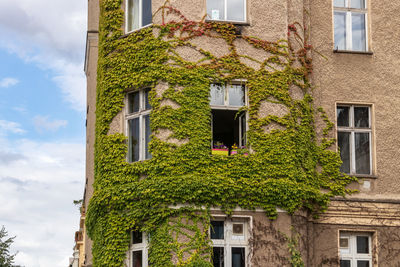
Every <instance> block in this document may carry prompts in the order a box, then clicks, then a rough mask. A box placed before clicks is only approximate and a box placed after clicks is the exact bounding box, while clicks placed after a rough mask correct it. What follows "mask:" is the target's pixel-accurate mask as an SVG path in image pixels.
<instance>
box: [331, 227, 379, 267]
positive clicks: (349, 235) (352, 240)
mask: <svg viewBox="0 0 400 267" xmlns="http://www.w3.org/2000/svg"><path fill="white" fill-rule="evenodd" d="M357 236H363V237H368V252H369V253H368V254H364V253H357ZM340 239H348V245H349V246H348V249H346V248H343V247H341V246H340ZM339 255H340V260H349V261H350V263H351V264H350V265H351V267H353V266H357V261H358V260H363V261H369V266H370V267H372V266H373V265H372V264H373V263H372V234H371V233H365V232H363V233H353V232H342V231H341V232H340V234H339Z"/></svg>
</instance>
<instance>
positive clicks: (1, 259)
mask: <svg viewBox="0 0 400 267" xmlns="http://www.w3.org/2000/svg"><path fill="white" fill-rule="evenodd" d="M7 236H8V233H7V231H6V228H5V227H4V226H2V227H1V230H0V266H1V267H12V266H14V265H13V263H14V258H15V255H16V254H11V252H10V247H11V245H12V243H13V242H14V239H15V236H14V237H7Z"/></svg>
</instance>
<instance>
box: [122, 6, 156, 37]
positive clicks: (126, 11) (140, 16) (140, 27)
mask: <svg viewBox="0 0 400 267" xmlns="http://www.w3.org/2000/svg"><path fill="white" fill-rule="evenodd" d="M152 1H153V0H152ZM128 2H129V1H128V0H125V33H131V32H134V31H137V30H140V29H143V28H146V27H149V26H151V25H153V22H151V23H149V24H147V25H142V22H143V21H142V16H143V3H142V2H143V0H139V27H138V28H137V29H132V30H130V31H129V30H128V18H129V15H130V14H129V11H128ZM152 3H153V2H152Z"/></svg>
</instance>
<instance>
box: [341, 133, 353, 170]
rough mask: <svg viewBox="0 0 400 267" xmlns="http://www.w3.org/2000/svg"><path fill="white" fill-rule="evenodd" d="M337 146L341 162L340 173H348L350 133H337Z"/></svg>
mask: <svg viewBox="0 0 400 267" xmlns="http://www.w3.org/2000/svg"><path fill="white" fill-rule="evenodd" d="M338 145H339V149H340V158H341V159H342V161H343V163H342V166H340V171H341V172H344V173H350V133H346V132H338Z"/></svg>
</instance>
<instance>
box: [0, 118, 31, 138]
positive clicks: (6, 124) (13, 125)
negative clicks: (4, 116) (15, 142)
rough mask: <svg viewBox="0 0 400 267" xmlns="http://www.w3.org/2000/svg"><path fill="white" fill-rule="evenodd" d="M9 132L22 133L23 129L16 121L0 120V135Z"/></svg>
mask: <svg viewBox="0 0 400 267" xmlns="http://www.w3.org/2000/svg"><path fill="white" fill-rule="evenodd" d="M9 132H11V133H16V134H22V133H24V132H25V130H23V129H22V128H21V125H20V124H19V123H17V122H13V121H6V120H0V135H5V134H7V133H9Z"/></svg>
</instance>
